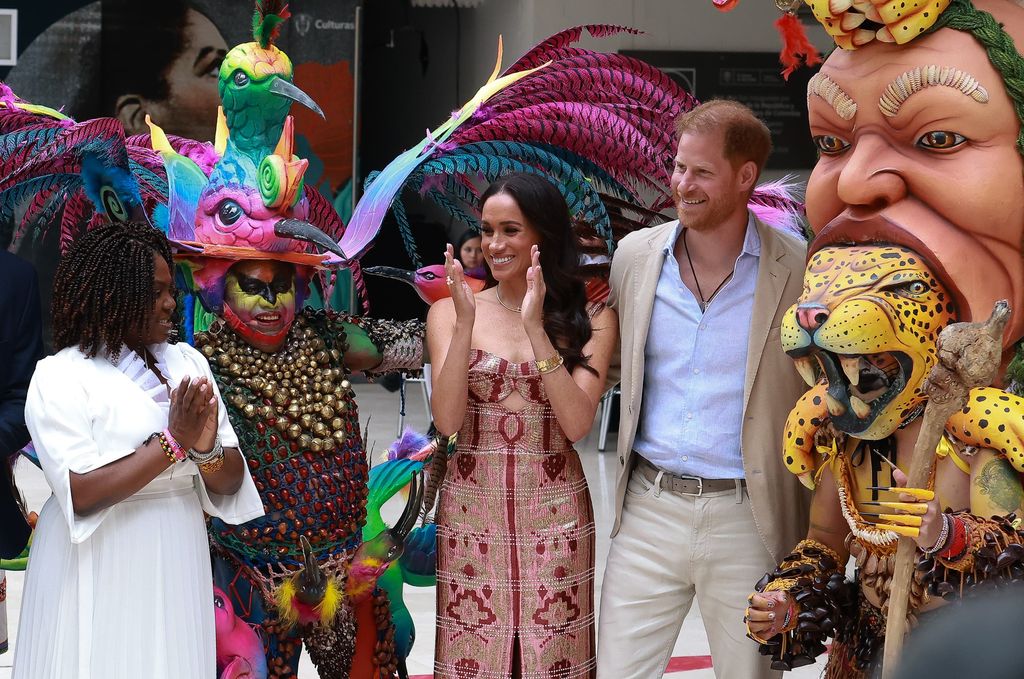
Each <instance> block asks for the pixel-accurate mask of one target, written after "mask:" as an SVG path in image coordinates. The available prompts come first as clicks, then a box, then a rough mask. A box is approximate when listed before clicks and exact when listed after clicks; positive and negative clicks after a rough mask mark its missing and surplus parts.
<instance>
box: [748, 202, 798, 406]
mask: <svg viewBox="0 0 1024 679" xmlns="http://www.w3.org/2000/svg"><path fill="white" fill-rule="evenodd" d="M754 223H755V225H756V227H757V234H758V237H759V238H760V240H761V257H760V261H759V263H758V269H757V288H756V291H755V292H754V309H753V313H752V314H751V317H750V337H749V338H748V340H747V369H746V376H745V379H744V384H743V411H744V412H746V410H747V401H748V400H749V399H750V390H751V387H753V384H754V378H755V377H756V376H757V367H758V365H760V363H761V355H762V354H763V353H764V345H765V342H766V341H767V340H768V331H769V330H770V329H771V327H772V321H773V320H774V319H775V316H776V314H777V313H778V311H779V304H780V303H781V302H782V294H783V292H785V290H786V283H787V282H788V281H789V267H787V266H786V265H785V264H784V263H783V261H782V259H783V258H784V257H785V256H786V251H785V250H783V249H782V248H781V247H780V246H779V243H778V241H777V240H776V238H775V236H774V234H773V233H771V228H772V227H770V226H766V225H765V224H763V223H762V222H761V221H760V220H758V219H755V220H754Z"/></svg>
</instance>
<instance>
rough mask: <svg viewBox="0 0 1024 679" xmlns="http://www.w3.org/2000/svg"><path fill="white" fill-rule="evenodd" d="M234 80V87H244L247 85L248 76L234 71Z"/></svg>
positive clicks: (242, 72)
mask: <svg viewBox="0 0 1024 679" xmlns="http://www.w3.org/2000/svg"><path fill="white" fill-rule="evenodd" d="M234 80H235V86H236V87H245V86H246V85H248V84H249V76H248V75H246V73H245V71H235V76H234Z"/></svg>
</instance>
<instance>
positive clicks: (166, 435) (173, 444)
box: [160, 429, 188, 462]
mask: <svg viewBox="0 0 1024 679" xmlns="http://www.w3.org/2000/svg"><path fill="white" fill-rule="evenodd" d="M160 439H161V440H162V441H163V442H165V443H166V444H167V448H165V449H164V453H167V451H168V449H169V450H170V453H169V454H168V457H172V456H173V458H174V461H175V462H184V461H185V460H186V459H188V453H186V452H185V449H184V448H182V447H181V444H180V443H178V440H177V439H176V438H174V435H173V434H171V430H170V429H164V430H163V431H162V432H160Z"/></svg>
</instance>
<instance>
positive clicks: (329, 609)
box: [316, 578, 345, 626]
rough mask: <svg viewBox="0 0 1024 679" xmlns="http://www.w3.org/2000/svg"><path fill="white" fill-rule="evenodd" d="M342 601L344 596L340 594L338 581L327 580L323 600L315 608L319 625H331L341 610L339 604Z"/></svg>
mask: <svg viewBox="0 0 1024 679" xmlns="http://www.w3.org/2000/svg"><path fill="white" fill-rule="evenodd" d="M344 599H345V595H344V594H343V593H342V591H341V588H340V587H338V581H337V580H335V579H334V578H329V579H328V580H327V591H325V592H324V600H323V601H321V602H320V605H319V606H317V607H316V612H317V613H319V614H320V624H321V625H325V626H326V625H329V624H331V622H332V621H333V620H334V618H335V617H337V615H338V612H339V611H340V610H341V603H342V601H344Z"/></svg>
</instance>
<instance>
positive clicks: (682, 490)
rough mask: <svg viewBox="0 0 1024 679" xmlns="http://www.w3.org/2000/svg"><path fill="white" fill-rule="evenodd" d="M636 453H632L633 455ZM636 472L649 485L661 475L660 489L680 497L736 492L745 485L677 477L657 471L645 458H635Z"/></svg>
mask: <svg viewBox="0 0 1024 679" xmlns="http://www.w3.org/2000/svg"><path fill="white" fill-rule="evenodd" d="M635 454H636V452H635V451H634V455H635ZM637 459H638V462H637V465H636V470H637V472H639V473H640V476H642V477H643V478H645V479H647V481H648V482H649V483H655V482H656V481H657V480H658V475H659V474H660V475H661V483H660V486H661V489H662V490H670V491H672V492H674V493H679V494H680V495H696V496H697V497H700V496H701V495H703V494H704V493H717V492H721V491H723V490H736V488H737V486H738V485H739V486H742V485H743V484H745V483H746V481H745V480H744V479H702V478H700V477H699V476H679V475H677V474H672V473H670V472H666V471H663V470H661V469H658V468H657V467H655V466H654V465H653V464H651V463H650V462H648V461H647V458H644V457H640V456H639V455H638V457H637Z"/></svg>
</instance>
